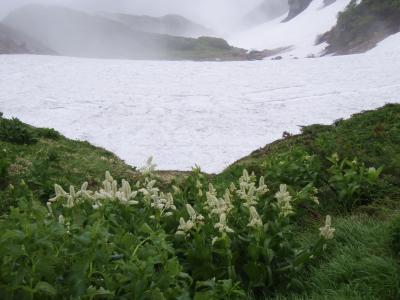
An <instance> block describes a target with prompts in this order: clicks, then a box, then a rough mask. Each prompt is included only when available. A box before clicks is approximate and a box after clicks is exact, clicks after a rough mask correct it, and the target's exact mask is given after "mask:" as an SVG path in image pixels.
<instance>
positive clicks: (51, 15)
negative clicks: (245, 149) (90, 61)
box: [4, 4, 266, 60]
mask: <svg viewBox="0 0 400 300" xmlns="http://www.w3.org/2000/svg"><path fill="white" fill-rule="evenodd" d="M124 18H130V19H134V18H135V17H134V16H131V17H130V16H128V15H124ZM117 19H118V18H117ZM4 23H5V24H6V25H8V26H10V27H12V28H14V29H16V30H19V31H21V32H24V33H25V34H26V35H28V36H31V37H32V38H34V39H37V40H40V41H41V42H42V43H43V44H44V45H46V46H47V47H49V48H51V49H53V50H55V51H56V52H57V53H59V54H60V55H65V56H77V57H89V58H111V59H172V60H175V59H193V60H246V59H253V58H254V57H256V58H257V59H259V58H263V55H264V56H265V55H266V54H264V52H262V53H260V54H256V56H254V53H252V54H249V53H248V52H247V51H246V50H245V49H240V48H235V47H231V46H230V45H229V44H228V43H227V42H226V41H225V40H223V39H219V38H213V37H200V38H198V39H193V38H185V37H177V36H171V35H166V34H159V33H151V32H144V31H141V29H143V28H142V27H140V26H139V27H138V28H135V27H134V26H133V25H132V24H130V26H127V25H126V22H125V21H124V22H121V21H118V20H115V19H114V20H111V19H109V18H106V17H104V16H100V15H90V14H87V13H84V12H82V11H76V10H72V9H69V8H65V7H61V6H43V5H34V4H31V5H27V6H24V7H22V8H19V9H16V10H14V11H13V12H11V13H10V14H9V15H8V16H7V17H6V18H5V19H4ZM32 24H35V25H34V26H32ZM186 24H191V23H189V22H186ZM260 55H261V56H260Z"/></svg>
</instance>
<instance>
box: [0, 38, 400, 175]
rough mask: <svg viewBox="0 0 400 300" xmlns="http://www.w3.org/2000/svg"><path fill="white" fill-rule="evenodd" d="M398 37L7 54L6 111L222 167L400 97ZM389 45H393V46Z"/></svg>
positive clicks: (166, 156)
mask: <svg viewBox="0 0 400 300" xmlns="http://www.w3.org/2000/svg"><path fill="white" fill-rule="evenodd" d="M399 42H400V37H399V36H394V37H392V39H391V40H389V42H387V43H382V46H381V47H378V48H377V49H375V50H374V51H372V52H371V53H367V54H364V55H353V56H342V57H326V58H316V59H298V60H293V59H284V60H281V61H270V60H268V61H260V62H226V63H223V62H220V63H213V62H207V63H204V62H202V63H196V62H156V61H118V60H93V59H79V58H67V57H52V56H29V55H26V56H0V111H3V112H4V113H5V116H7V117H18V118H20V119H21V120H23V121H24V122H27V123H30V124H33V125H35V126H44V127H53V128H55V129H57V130H59V131H60V132H61V133H63V134H65V135H66V136H68V137H70V138H75V139H81V140H88V141H89V142H91V143H93V144H95V145H98V146H102V147H105V148H106V149H108V150H111V151H113V152H115V153H116V154H117V155H119V156H120V157H121V158H123V159H124V160H126V162H127V163H129V164H132V165H139V166H141V165H143V164H144V162H145V161H146V159H147V158H148V157H149V156H151V155H152V156H154V158H155V161H156V162H157V163H158V165H159V169H177V170H188V169H190V167H192V166H194V165H195V164H199V165H200V166H201V167H202V168H203V170H204V171H207V172H218V171H221V170H222V169H224V168H225V167H226V166H228V165H229V164H231V163H233V162H234V161H236V160H237V159H239V158H241V157H243V156H245V155H247V154H249V153H250V152H251V151H253V150H255V149H257V148H259V147H261V146H264V145H265V144H267V143H270V142H272V141H274V140H276V139H278V138H280V137H281V136H282V132H283V131H289V132H292V133H297V132H299V125H307V124H312V123H324V124H328V123H331V122H332V121H334V120H335V119H338V118H343V117H349V116H350V115H351V114H353V113H356V112H360V111H362V110H364V109H372V108H377V107H379V106H382V105H384V104H385V103H388V102H400V76H399V73H398V71H399V70H400V52H399V51H387V49H388V48H391V47H392V45H393V44H397V45H398V44H399ZM385 44H387V45H389V46H390V47H386V46H385Z"/></svg>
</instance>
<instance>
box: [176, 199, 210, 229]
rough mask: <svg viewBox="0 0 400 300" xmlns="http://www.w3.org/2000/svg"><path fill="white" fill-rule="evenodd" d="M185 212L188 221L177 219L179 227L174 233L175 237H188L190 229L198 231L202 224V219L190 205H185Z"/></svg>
mask: <svg viewBox="0 0 400 300" xmlns="http://www.w3.org/2000/svg"><path fill="white" fill-rule="evenodd" d="M186 210H187V212H188V214H189V217H190V219H189V220H188V221H185V219H184V218H180V219H179V227H178V230H177V232H176V234H177V235H185V236H188V235H189V232H190V231H191V230H192V229H195V230H197V229H199V228H200V227H201V226H202V225H203V224H204V217H203V216H202V215H201V214H198V213H197V212H196V211H195V210H194V208H193V207H192V206H191V205H190V204H186Z"/></svg>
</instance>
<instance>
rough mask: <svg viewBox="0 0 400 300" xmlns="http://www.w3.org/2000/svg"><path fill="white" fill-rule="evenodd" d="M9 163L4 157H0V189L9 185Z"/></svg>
mask: <svg viewBox="0 0 400 300" xmlns="http://www.w3.org/2000/svg"><path fill="white" fill-rule="evenodd" d="M8 167H9V163H8V162H7V161H6V160H5V158H4V157H0V188H1V187H3V186H4V185H5V184H6V183H7V177H8Z"/></svg>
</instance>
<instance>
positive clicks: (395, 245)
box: [390, 217, 400, 258]
mask: <svg viewBox="0 0 400 300" xmlns="http://www.w3.org/2000/svg"><path fill="white" fill-rule="evenodd" d="M390 245H391V247H392V250H393V252H394V253H395V254H396V256H397V257H398V258H400V217H396V218H394V220H393V221H392V223H391V225H390Z"/></svg>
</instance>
